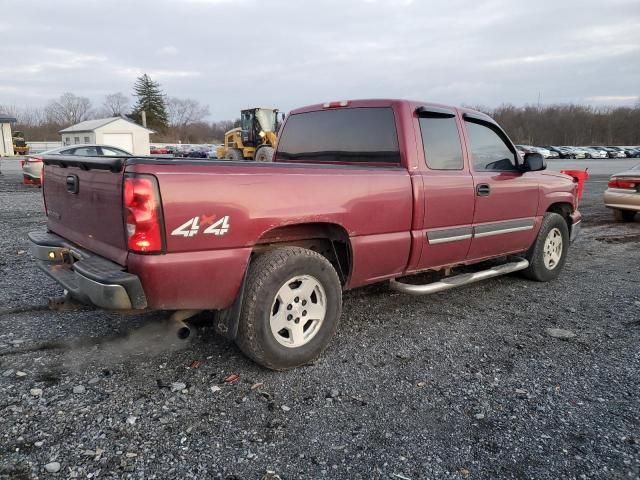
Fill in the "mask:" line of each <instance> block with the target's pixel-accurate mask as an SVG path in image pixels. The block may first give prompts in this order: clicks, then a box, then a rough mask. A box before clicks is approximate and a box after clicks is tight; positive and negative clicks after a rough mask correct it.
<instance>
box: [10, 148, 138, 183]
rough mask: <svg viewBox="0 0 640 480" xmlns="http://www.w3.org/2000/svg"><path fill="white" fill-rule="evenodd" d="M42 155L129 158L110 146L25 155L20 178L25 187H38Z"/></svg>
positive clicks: (58, 149) (54, 150) (127, 153)
mask: <svg viewBox="0 0 640 480" xmlns="http://www.w3.org/2000/svg"><path fill="white" fill-rule="evenodd" d="M44 155H82V156H83V157H130V156H132V155H131V154H130V153H129V152H127V151H125V150H122V149H121V148H116V147H112V146H110V145H97V144H86V145H67V146H65V147H58V148H53V149H51V150H47V151H45V152H41V153H38V154H37V155H36V154H34V155H27V157H26V158H25V159H24V160H22V177H23V182H24V184H25V185H40V175H41V173H42V157H43V156H44Z"/></svg>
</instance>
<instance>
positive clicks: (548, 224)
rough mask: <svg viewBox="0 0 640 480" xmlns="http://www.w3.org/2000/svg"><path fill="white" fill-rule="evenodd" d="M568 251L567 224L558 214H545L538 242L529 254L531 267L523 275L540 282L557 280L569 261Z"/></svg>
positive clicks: (537, 238)
mask: <svg viewBox="0 0 640 480" xmlns="http://www.w3.org/2000/svg"><path fill="white" fill-rule="evenodd" d="M568 249H569V227H567V222H566V221H565V220H564V218H562V216H561V215H558V214H557V213H552V212H547V213H545V215H544V218H543V220H542V225H541V226H540V231H539V232H538V236H537V237H536V241H535V243H534V244H533V246H532V247H531V248H530V249H529V252H527V256H526V258H527V260H529V267H528V268H527V269H526V270H523V272H522V273H523V274H524V276H525V277H527V278H530V279H532V280H537V281H539V282H548V281H549V280H553V279H555V278H557V277H558V275H560V271H561V270H562V267H563V266H564V264H565V261H566V259H567V250H568Z"/></svg>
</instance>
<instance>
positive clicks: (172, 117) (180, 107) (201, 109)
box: [167, 97, 209, 128]
mask: <svg viewBox="0 0 640 480" xmlns="http://www.w3.org/2000/svg"><path fill="white" fill-rule="evenodd" d="M167 114H168V116H169V126H171V127H180V128H184V127H186V126H187V125H190V124H192V123H198V122H202V120H204V118H205V117H207V116H208V115H209V107H207V106H206V105H201V104H200V103H199V102H198V101H196V100H193V99H191V98H176V97H169V98H168V99H167Z"/></svg>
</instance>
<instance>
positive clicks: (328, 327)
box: [236, 247, 342, 370]
mask: <svg viewBox="0 0 640 480" xmlns="http://www.w3.org/2000/svg"><path fill="white" fill-rule="evenodd" d="M304 275H307V276H311V277H313V279H315V280H317V282H318V283H319V284H320V285H321V286H322V288H323V289H324V294H325V299H324V301H325V308H326V309H325V316H324V320H322V321H321V323H320V325H319V326H318V327H317V328H318V330H317V332H316V333H315V334H314V335H313V336H312V337H311V338H310V339H309V340H308V341H307V343H305V344H303V345H301V346H299V347H293V346H285V345H282V344H281V343H280V342H279V340H278V339H277V338H276V336H275V334H274V333H273V332H272V330H271V323H270V322H271V315H272V314H275V313H274V312H273V309H274V308H276V309H278V308H280V307H279V305H282V307H283V308H287V309H288V306H287V307H284V304H278V301H277V300H276V298H277V295H278V292H279V291H280V289H281V288H285V287H286V286H287V282H288V280H290V279H292V278H295V277H297V276H304ZM296 298H298V297H296ZM276 304H278V306H276ZM294 311H295V310H294ZM341 312H342V287H341V285H340V279H339V278H338V274H337V273H336V271H335V269H334V268H333V266H332V265H331V263H330V262H329V261H328V260H327V259H326V258H325V257H323V256H322V255H320V254H319V253H316V252H314V251H311V250H307V249H305V248H301V247H283V248H278V249H276V250H272V251H269V252H266V253H264V254H262V255H260V256H259V257H257V258H256V259H254V260H253V261H252V262H251V265H250V266H249V273H248V277H247V284H246V290H245V295H244V299H243V302H242V312H241V314H240V320H239V324H238V335H237V337H236V343H237V345H238V346H239V347H240V349H241V350H242V351H243V352H244V353H245V354H246V355H247V356H248V357H249V358H251V359H252V360H254V361H255V362H256V363H258V364H260V365H262V366H264V367H267V368H270V369H272V370H286V369H289V368H295V367H299V366H302V365H307V364H309V363H311V362H313V361H314V360H315V359H316V358H317V357H318V356H319V355H320V354H321V353H322V352H323V351H324V349H325V348H326V347H327V345H328V344H329V342H330V341H331V338H332V337H333V335H334V334H335V331H336V329H337V327H338V322H339V320H340V314H341ZM287 319H288V318H287Z"/></svg>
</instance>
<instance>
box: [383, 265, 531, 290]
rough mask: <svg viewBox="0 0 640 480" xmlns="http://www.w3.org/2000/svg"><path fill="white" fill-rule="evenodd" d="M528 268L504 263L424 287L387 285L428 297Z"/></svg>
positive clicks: (395, 282) (398, 283) (395, 283)
mask: <svg viewBox="0 0 640 480" xmlns="http://www.w3.org/2000/svg"><path fill="white" fill-rule="evenodd" d="M528 266H529V261H528V260H524V259H523V260H519V261H517V262H510V263H504V264H502V265H498V266H496V267H492V268H489V269H487V270H481V271H479V272H475V273H463V274H460V275H455V276H453V277H449V278H445V279H443V280H440V281H439V282H433V283H428V284H426V285H411V284H409V283H402V282H398V281H397V280H390V281H389V284H390V286H391V288H392V289H393V290H395V291H397V292H402V293H409V294H411V295H428V294H430V293H438V292H442V291H444V290H449V289H450V288H455V287H461V286H463V285H469V284H470V283H475V282H479V281H481V280H486V279H488V278H493V277H499V276H500V275H506V274H507V273H512V272H517V271H518V270H524V269H525V268H527V267H528Z"/></svg>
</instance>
